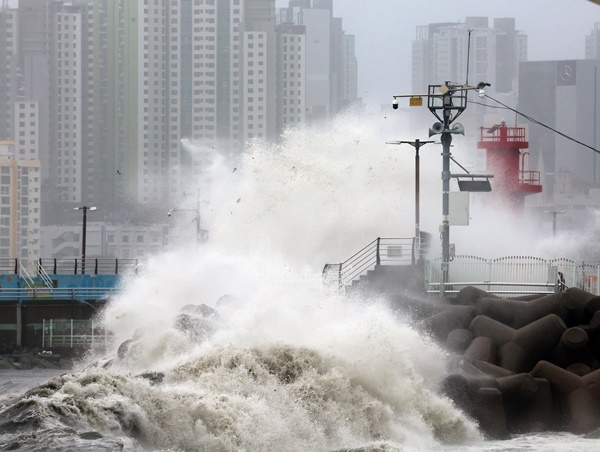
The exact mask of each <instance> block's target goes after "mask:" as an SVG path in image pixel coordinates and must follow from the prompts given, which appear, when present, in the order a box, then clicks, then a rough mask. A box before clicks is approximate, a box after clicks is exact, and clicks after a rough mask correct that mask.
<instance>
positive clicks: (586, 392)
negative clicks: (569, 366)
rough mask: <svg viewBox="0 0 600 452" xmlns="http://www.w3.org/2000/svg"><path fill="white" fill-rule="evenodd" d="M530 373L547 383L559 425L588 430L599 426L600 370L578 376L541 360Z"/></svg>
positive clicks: (566, 428)
mask: <svg viewBox="0 0 600 452" xmlns="http://www.w3.org/2000/svg"><path fill="white" fill-rule="evenodd" d="M530 373H531V375H532V376H534V377H536V378H545V379H547V380H548V381H549V382H550V385H551V386H552V391H553V393H554V395H555V402H556V403H555V405H557V407H558V409H559V417H558V428H561V429H564V430H566V431H569V432H572V433H587V432H590V431H592V430H594V429H596V428H598V427H600V370H596V371H594V372H591V373H589V374H587V375H584V376H583V377H580V376H579V375H575V374H574V373H572V372H569V371H567V370H565V369H562V368H560V367H558V366H556V365H554V364H552V363H550V362H548V361H540V362H539V363H537V365H536V366H535V367H534V368H533V370H532V371H531V372H530Z"/></svg>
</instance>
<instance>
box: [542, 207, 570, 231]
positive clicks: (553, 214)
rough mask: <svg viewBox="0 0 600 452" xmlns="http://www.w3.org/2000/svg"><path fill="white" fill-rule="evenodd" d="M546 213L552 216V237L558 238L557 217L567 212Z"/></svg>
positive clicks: (552, 211)
mask: <svg viewBox="0 0 600 452" xmlns="http://www.w3.org/2000/svg"><path fill="white" fill-rule="evenodd" d="M544 212H546V213H551V214H552V236H553V237H556V216H557V215H558V214H561V213H567V211H566V210H544Z"/></svg>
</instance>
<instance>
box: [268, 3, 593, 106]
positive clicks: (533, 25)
mask: <svg viewBox="0 0 600 452" xmlns="http://www.w3.org/2000/svg"><path fill="white" fill-rule="evenodd" d="M276 4H277V7H278V8H280V7H284V6H287V4H288V1H287V0H277V2H276ZM333 14H334V16H335V17H341V18H342V20H343V23H344V29H345V30H346V31H347V32H348V33H351V34H354V35H356V57H357V59H358V67H359V71H358V90H359V91H358V96H359V97H362V98H363V100H364V101H365V103H367V104H370V105H375V106H379V105H380V104H381V103H389V100H390V97H391V96H392V95H394V94H410V90H411V68H412V60H411V44H412V41H413V40H414V39H415V29H416V27H417V26H419V25H427V24H430V23H435V22H454V21H456V22H464V20H465V17H469V16H487V17H489V18H490V19H492V18H502V17H514V18H515V20H516V27H517V29H518V30H522V31H524V32H525V33H526V34H527V36H528V39H529V41H528V44H529V50H528V51H529V58H528V60H529V61H535V60H550V59H552V60H561V59H579V58H583V57H584V52H585V36H586V35H587V34H588V33H589V32H590V30H591V29H592V28H593V26H594V23H595V22H598V21H599V20H600V7H599V6H598V5H595V4H593V3H592V2H590V1H586V0H560V1H552V0H527V1H520V0H505V1H502V2H493V1H492V2H488V1H478V0H459V1H454V2H447V1H442V0H428V1H426V2H423V1H418V0H402V1H398V0H374V1H371V2H364V1H363V2H357V1H353V0H336V1H334V4H333ZM453 81H457V82H458V81H460V80H453Z"/></svg>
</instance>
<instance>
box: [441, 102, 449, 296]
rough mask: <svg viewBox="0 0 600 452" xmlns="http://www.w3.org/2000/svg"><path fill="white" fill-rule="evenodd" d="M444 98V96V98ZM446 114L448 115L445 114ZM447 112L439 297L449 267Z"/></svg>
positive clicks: (444, 145) (443, 168) (443, 141)
mask: <svg viewBox="0 0 600 452" xmlns="http://www.w3.org/2000/svg"><path fill="white" fill-rule="evenodd" d="M444 97H445V96H444ZM447 113H448V114H447ZM448 126H449V111H446V110H444V131H443V132H442V147H443V152H442V217H443V220H442V284H441V286H440V295H441V296H442V297H443V296H444V295H445V293H446V283H447V282H448V268H449V266H450V223H449V222H448V215H449V214H450V144H451V143H452V134H451V133H450V132H449V131H448Z"/></svg>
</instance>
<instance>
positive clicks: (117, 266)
mask: <svg viewBox="0 0 600 452" xmlns="http://www.w3.org/2000/svg"><path fill="white" fill-rule="evenodd" d="M82 264H83V265H82ZM139 265H140V262H139V261H138V260H137V259H108V258H97V259H87V258H86V259H52V258H49V259H45V258H40V259H39V260H38V261H37V268H38V273H41V272H42V271H43V272H45V273H47V274H52V275H83V274H88V275H121V274H125V273H130V272H133V273H137V271H138V269H139Z"/></svg>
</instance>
